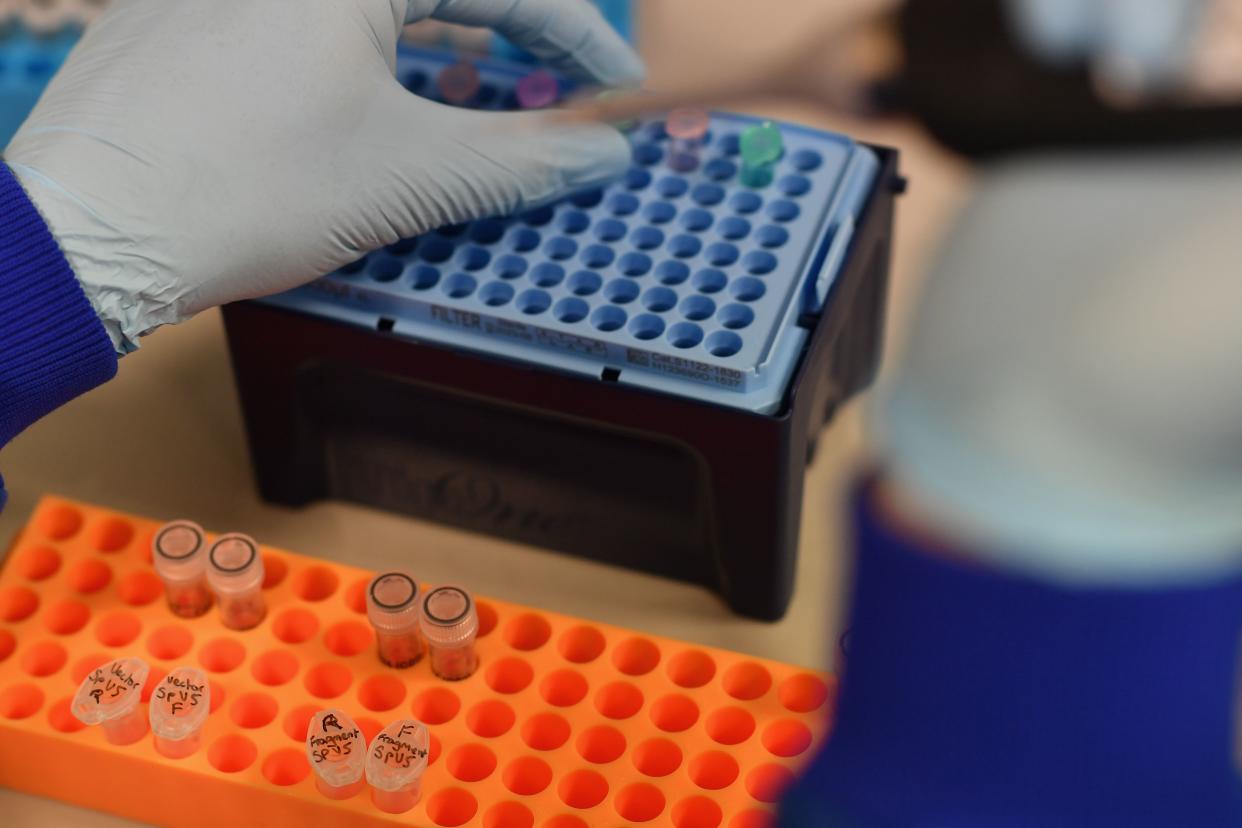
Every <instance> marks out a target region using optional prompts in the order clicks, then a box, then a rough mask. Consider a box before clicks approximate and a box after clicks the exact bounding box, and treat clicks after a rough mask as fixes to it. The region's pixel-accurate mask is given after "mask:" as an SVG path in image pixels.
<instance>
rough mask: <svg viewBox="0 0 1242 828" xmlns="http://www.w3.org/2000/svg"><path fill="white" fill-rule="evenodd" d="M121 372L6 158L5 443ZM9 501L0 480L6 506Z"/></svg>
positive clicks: (2, 188) (1, 359)
mask: <svg viewBox="0 0 1242 828" xmlns="http://www.w3.org/2000/svg"><path fill="white" fill-rule="evenodd" d="M115 373H116V353H115V351H114V350H113V348H112V342H111V341H110V340H109V339H108V335H107V333H106V332H105V331H104V327H103V323H101V322H100V321H99V317H98V316H97V315H96V314H95V310H94V308H92V307H91V304H90V302H89V301H88V300H87V298H86V294H85V293H83V291H82V286H81V284H79V282H78V279H77V277H76V276H74V274H73V270H72V269H70V267H69V262H68V261H66V260H65V256H64V254H63V253H62V252H61V250H60V247H59V246H58V245H57V244H56V240H55V239H54V238H53V237H52V232H51V230H49V229H48V226H47V224H46V223H45V222H44V221H43V218H42V217H41V216H40V215H39V212H38V210H36V209H35V206H34V204H33V203H32V202H31V201H30V198H29V197H28V196H27V195H26V193H25V191H24V190H23V189H22V187H21V185H20V184H19V183H18V181H17V179H16V178H15V177H14V176H13V173H12V171H11V170H10V169H9V168H8V167H7V166H5V165H4V164H0V447H3V446H4V445H5V444H6V443H8V442H9V440H11V439H13V437H15V436H16V435H17V434H18V433H19V432H20V431H22V430H23V429H24V428H26V426H28V425H30V424H31V423H33V422H34V421H35V420H37V419H39V418H40V417H42V416H43V415H44V414H47V413H48V412H49V411H51V410H53V409H54V408H56V407H58V406H61V405H64V404H65V403H66V402H68V401H69V400H71V399H73V398H74V397H76V396H78V395H79V394H83V393H85V392H87V391H89V390H90V389H92V388H94V387H95V386H97V385H100V384H102V383H104V382H106V381H107V380H109V379H111V378H112V376H113V375H114V374H115ZM5 499H6V497H5V492H4V484H3V480H2V479H0V509H3V508H4V502H5Z"/></svg>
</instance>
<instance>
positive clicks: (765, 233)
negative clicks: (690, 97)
mask: <svg viewBox="0 0 1242 828" xmlns="http://www.w3.org/2000/svg"><path fill="white" fill-rule="evenodd" d="M449 60H452V57H451V56H449V55H439V54H432V53H426V52H415V51H412V50H411V51H408V52H404V53H403V54H402V55H401V56H400V58H399V72H398V77H400V78H401V79H402V80H403V82H404V83H406V85H407V88H409V89H411V91H414V92H418V93H421V94H427V95H430V96H434V92H435V89H434V78H435V76H436V74H437V72H438V71H439V69H440V68H441V67H443V66H444V65H445V63H446V62H447V61H449ZM478 68H479V71H480V73H481V75H482V79H483V83H482V86H481V87H480V94H479V100H477V101H475V102H474V104H475V105H477V106H481V107H484V108H489V109H494V108H511V107H512V106H515V101H514V100H513V91H512V88H513V84H514V83H515V82H516V80H517V79H518V78H519V77H521V76H522V75H523V74H524V73H525V72H527V71H528V70H527V69H526V68H525V67H522V66H513V65H508V64H501V63H494V62H480V63H479V64H478ZM756 122H757V121H756V120H755V119H752V118H748V117H744V116H740V115H727V114H714V115H713V116H712V125H711V132H710V133H709V134H708V136H707V138H706V140H705V144H704V146H703V149H702V164H701V165H700V167H699V168H698V169H697V170H695V171H694V172H692V173H678V172H676V171H674V170H672V169H670V168H669V167H668V166H667V164H666V161H665V150H666V147H667V144H668V139H667V136H665V134H664V129H663V125H662V124H661V123H659V122H648V123H644V124H642V125H640V126H639V127H638V128H637V129H636V130H634V131H632V132H631V133H630V140H631V142H632V144H633V147H634V161H635V163H634V165H633V167H631V168H630V170H629V171H628V173H627V174H626V175H625V176H624V178H622V179H621V180H620V181H617V182H615V183H613V184H611V185H610V186H608V187H607V188H605V189H602V190H591V191H588V192H581V193H577V194H575V195H573V196H571V197H569V198H567V199H565V200H564V201H562V202H560V203H558V204H555V205H551V206H547V207H541V208H538V209H535V210H531V211H529V212H526V213H524V214H522V215H520V216H516V217H510V218H489V219H483V220H481V221H476V222H473V223H470V224H467V225H463V226H454V227H446V228H443V229H440V230H437V231H435V232H432V233H428V234H425V235H423V236H421V237H419V238H416V239H409V240H406V241H402V242H398V243H397V244H394V245H392V246H390V247H389V248H387V249H385V250H383V251H380V252H377V253H373V254H371V255H370V256H368V257H366V258H364V259H361V260H359V261H358V262H355V263H353V264H351V265H349V266H347V267H345V268H342V269H341V270H340V271H338V272H336V273H333V274H330V275H328V276H325V277H324V278H322V279H320V280H318V281H316V282H314V283H312V284H310V285H308V286H306V287H303V288H300V289H298V290H295V291H292V292H289V293H285V294H281V295H279V296H276V297H272V298H270V299H268V300H267V301H269V302H271V303H273V304H277V305H280V306H283V307H288V308H293V309H296V310H301V311H305V312H309V313H313V314H316V315H319V316H326V317H330V318H333V319H337V320H343V321H347V322H352V323H355V324H359V325H363V326H366V327H368V328H374V327H375V326H376V325H377V320H378V319H379V318H380V317H383V318H385V319H386V320H388V322H387V323H386V325H385V327H386V328H389V329H391V330H392V331H393V332H395V333H397V334H400V335H405V336H409V337H413V338H416V339H421V340H429V341H435V342H439V343H442V344H448V345H453V346H457V347H461V348H466V349H470V350H473V351H479V352H484V353H488V354H492V355H496V356H501V357H506V358H509V359H516V360H522V361H526V362H530V363H536V364H540V365H545V366H551V367H555V368H559V369H562V370H565V371H571V372H574V373H579V374H585V375H589V376H593V377H599V376H601V373H602V372H610V373H615V374H616V379H617V381H618V382H620V383H623V384H630V385H635V386H640V387H644V388H649V389H654V390H658V391H662V392H666V393H670V394H677V395H681V396H685V397H690V398H693V399H698V400H703V401H708V402H712V403H717V404H720V405H726V406H731V407H736V408H741V409H746V410H750V411H755V412H761V413H768V412H772V411H774V410H775V409H777V408H778V407H779V405H780V402H781V400H782V398H783V396H784V393H785V389H786V384H787V382H788V380H789V378H790V376H791V375H792V373H793V370H794V367H795V366H796V364H797V360H798V357H799V354H800V353H801V350H802V347H803V345H804V343H805V342H806V339H807V336H808V331H807V329H806V328H805V327H803V326H800V325H799V324H798V320H799V318H800V317H802V316H803V315H804V314H814V313H817V312H818V311H819V310H820V309H821V307H822V305H823V302H824V300H825V298H826V296H827V294H828V290H829V288H830V287H831V285H832V283H833V279H834V277H835V276H836V274H837V272H838V270H839V267H840V264H841V261H842V259H843V257H844V254H845V252H846V250H847V248H848V246H849V242H850V238H851V235H852V232H853V226H854V221H855V219H856V217H857V216H858V213H859V211H860V210H861V209H862V206H863V204H864V202H865V200H866V197H867V194H868V192H869V191H870V187H871V184H872V179H873V177H874V175H875V171H876V168H877V162H876V160H875V157H874V155H873V154H872V153H871V152H870V151H869V150H867V149H865V148H862V147H860V146H858V145H857V144H855V143H854V142H853V141H851V140H850V139H848V138H845V137H843V136H840V135H833V134H829V133H823V132H817V131H814V130H810V129H806V128H803V127H797V126H790V125H782V126H781V129H782V131H783V133H784V139H785V154H784V156H783V157H782V158H781V160H780V161H779V162H777V164H776V171H775V176H774V180H773V183H772V184H771V185H769V186H766V187H763V188H758V189H754V188H749V187H745V186H743V185H742V184H740V183H739V182H738V158H737V154H738V135H739V133H740V132H741V131H742V130H743V129H744V128H745V127H747V126H749V125H751V124H753V123H756Z"/></svg>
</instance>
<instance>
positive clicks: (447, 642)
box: [419, 586, 479, 681]
mask: <svg viewBox="0 0 1242 828" xmlns="http://www.w3.org/2000/svg"><path fill="white" fill-rule="evenodd" d="M419 624H420V625H421V627H422V630H423V638H425V639H426V641H427V647H428V649H429V650H430V653H431V671H432V672H433V673H435V674H436V675H437V676H439V677H440V678H442V679H444V680H445V681H461V680H462V679H464V678H469V677H470V676H471V675H473V674H474V671H475V670H477V669H478V667H479V656H478V653H477V652H476V651H475V648H474V642H475V638H477V637H478V634H479V616H478V613H477V612H476V611H475V608H474V600H473V599H472V598H471V597H470V593H469V592H467V591H466V590H464V589H462V588H461V587H459V586H442V587H436V588H435V589H433V590H431V591H430V592H428V593H427V595H426V597H424V598H423V601H422V612H421V613H420V616H419Z"/></svg>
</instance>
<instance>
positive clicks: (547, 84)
mask: <svg viewBox="0 0 1242 828" xmlns="http://www.w3.org/2000/svg"><path fill="white" fill-rule="evenodd" d="M513 94H514V95H515V96H516V97H517V102H518V105H519V106H521V107H522V109H543V108H544V107H545V106H551V105H552V104H554V103H556V98H557V96H558V95H559V94H560V87H559V86H558V85H557V83H556V76H555V75H553V74H552V73H551V72H549V71H548V70H546V69H537V70H535V71H534V72H531V73H530V74H529V75H527V76H525V77H524V78H521V79H520V80H518V82H517V83H516V84H515V85H514V87H513Z"/></svg>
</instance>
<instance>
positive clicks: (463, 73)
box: [436, 60, 479, 104]
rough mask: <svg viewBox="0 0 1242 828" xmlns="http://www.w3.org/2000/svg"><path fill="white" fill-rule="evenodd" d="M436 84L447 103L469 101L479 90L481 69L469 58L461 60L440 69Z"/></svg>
mask: <svg viewBox="0 0 1242 828" xmlns="http://www.w3.org/2000/svg"><path fill="white" fill-rule="evenodd" d="M436 86H438V87H439V89H440V97H441V98H443V99H444V102H445V103H451V104H464V103H467V102H469V101H470V99H471V98H473V97H474V96H475V94H476V93H477V92H478V91H479V70H478V69H476V68H474V64H473V63H471V62H470V61H468V60H459V61H457V62H456V63H452V64H449V65H448V66H445V67H444V68H443V69H441V70H440V74H438V75H436Z"/></svg>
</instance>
